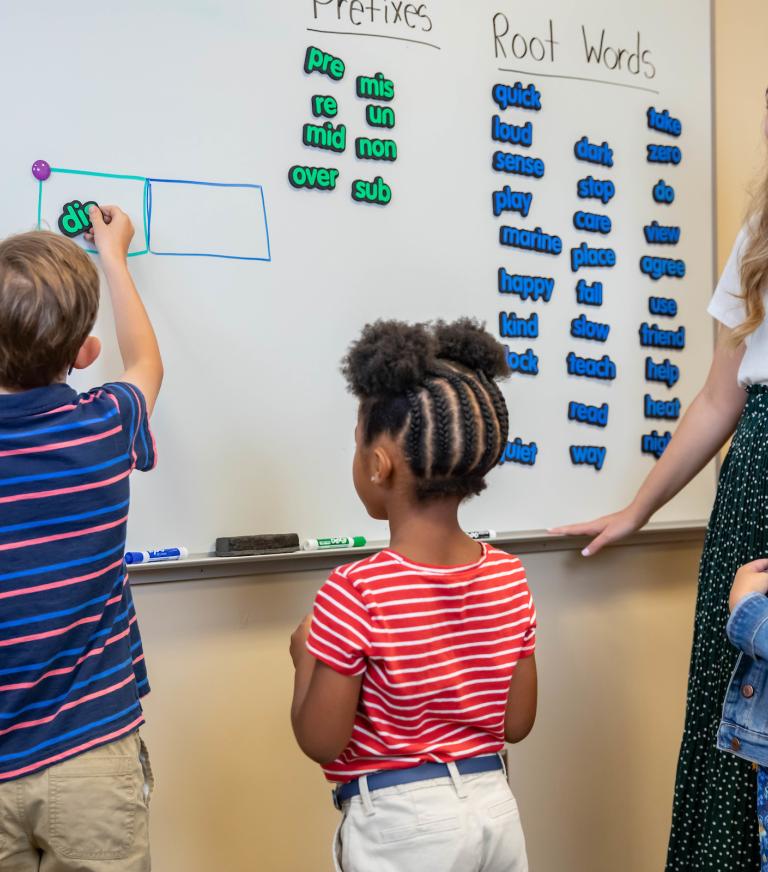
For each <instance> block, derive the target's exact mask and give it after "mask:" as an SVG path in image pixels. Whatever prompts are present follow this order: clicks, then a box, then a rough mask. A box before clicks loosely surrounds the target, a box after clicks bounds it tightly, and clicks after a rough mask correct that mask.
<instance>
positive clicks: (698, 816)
mask: <svg viewBox="0 0 768 872" xmlns="http://www.w3.org/2000/svg"><path fill="white" fill-rule="evenodd" d="M766 556H768V386H766V385H758V386H753V387H750V388H749V391H748V399H747V404H746V407H745V409H744V413H743V415H742V417H741V419H740V421H739V425H738V427H737V428H736V433H735V435H734V438H733V442H732V444H731V448H730V451H729V452H728V455H727V457H726V458H725V461H724V462H723V466H722V470H721V473H720V481H719V483H718V486H717V496H716V498H715V505H714V508H713V510H712V516H711V517H710V520H709V527H708V529H707V536H706V540H705V542H704V552H703V554H702V557H701V566H700V568H699V592H698V598H697V601H696V617H695V623H694V633H693V652H692V654H691V667H690V673H689V677H688V699H687V709H686V715H685V731H684V733H683V741H682V746H681V748H680V758H679V760H678V764H677V782H676V784H675V797H674V806H673V811H672V833H671V836H670V841H669V853H668V855H667V870H668V872H759V870H760V856H759V844H758V834H757V819H756V786H755V772H754V770H753V768H752V764H751V763H747V762H746V761H744V760H741V759H739V758H738V757H734V756H733V755H732V754H728V753H726V752H723V751H718V750H717V747H716V737H717V728H718V726H719V723H720V716H721V714H722V708H723V699H724V698H725V691H726V689H727V687H728V681H729V679H730V677H731V673H732V671H733V668H734V666H735V665H736V659H737V656H738V652H737V651H736V649H735V648H733V646H732V645H731V644H730V642H729V641H728V639H727V637H726V635H725V624H726V621H727V620H728V594H729V592H730V589H731V583H732V582H733V576H734V575H735V573H736V570H737V569H738V568H739V567H740V566H741V565H742V564H744V563H748V562H749V561H750V560H756V559H757V558H758V557H766Z"/></svg>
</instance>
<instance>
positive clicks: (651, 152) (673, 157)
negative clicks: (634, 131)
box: [646, 143, 683, 165]
mask: <svg viewBox="0 0 768 872" xmlns="http://www.w3.org/2000/svg"><path fill="white" fill-rule="evenodd" d="M647 148H648V152H647V157H646V160H647V161H648V163H661V164H675V165H677V164H679V163H680V161H681V160H682V159H683V153H682V151H680V149H679V148H678V147H677V146H676V145H653V144H652V143H651V144H649V145H648V147H647Z"/></svg>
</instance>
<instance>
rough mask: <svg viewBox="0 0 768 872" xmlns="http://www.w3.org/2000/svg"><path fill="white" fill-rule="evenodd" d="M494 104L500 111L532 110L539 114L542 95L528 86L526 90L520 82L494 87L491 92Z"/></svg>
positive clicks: (531, 86)
mask: <svg viewBox="0 0 768 872" xmlns="http://www.w3.org/2000/svg"><path fill="white" fill-rule="evenodd" d="M491 94H492V95H493V102H494V103H496V105H497V106H498V107H499V109H502V110H504V109H511V108H513V107H514V108H515V109H531V110H532V111H534V112H538V111H539V110H540V109H541V94H540V93H539V92H538V91H537V90H536V88H534V87H533V85H528V87H527V88H524V87H523V86H522V84H521V83H520V82H515V84H514V85H494V86H493V90H492V91H491Z"/></svg>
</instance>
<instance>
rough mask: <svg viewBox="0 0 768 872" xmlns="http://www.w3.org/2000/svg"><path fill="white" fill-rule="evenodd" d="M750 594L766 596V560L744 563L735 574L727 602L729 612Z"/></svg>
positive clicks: (767, 578) (767, 572)
mask: <svg viewBox="0 0 768 872" xmlns="http://www.w3.org/2000/svg"><path fill="white" fill-rule="evenodd" d="M751 593H762V594H768V558H765V557H763V558H761V559H760V560H753V561H752V562H751V563H746V564H744V566H742V567H741V569H740V570H739V571H738V572H737V573H736V576H735V577H734V579H733V586H732V587H731V596H730V598H729V600H728V607H729V608H730V610H731V611H733V610H734V609H735V608H736V606H737V605H738V603H739V602H740V601H741V600H743V599H744V597H745V596H749V594H751Z"/></svg>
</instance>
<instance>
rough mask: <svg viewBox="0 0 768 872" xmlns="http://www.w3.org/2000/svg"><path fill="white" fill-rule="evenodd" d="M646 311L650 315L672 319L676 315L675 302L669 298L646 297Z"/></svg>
mask: <svg viewBox="0 0 768 872" xmlns="http://www.w3.org/2000/svg"><path fill="white" fill-rule="evenodd" d="M648 311H649V312H650V313H651V315H664V316H665V317H667V318H674V317H675V315H677V300H673V299H672V298H671V297H648Z"/></svg>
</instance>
